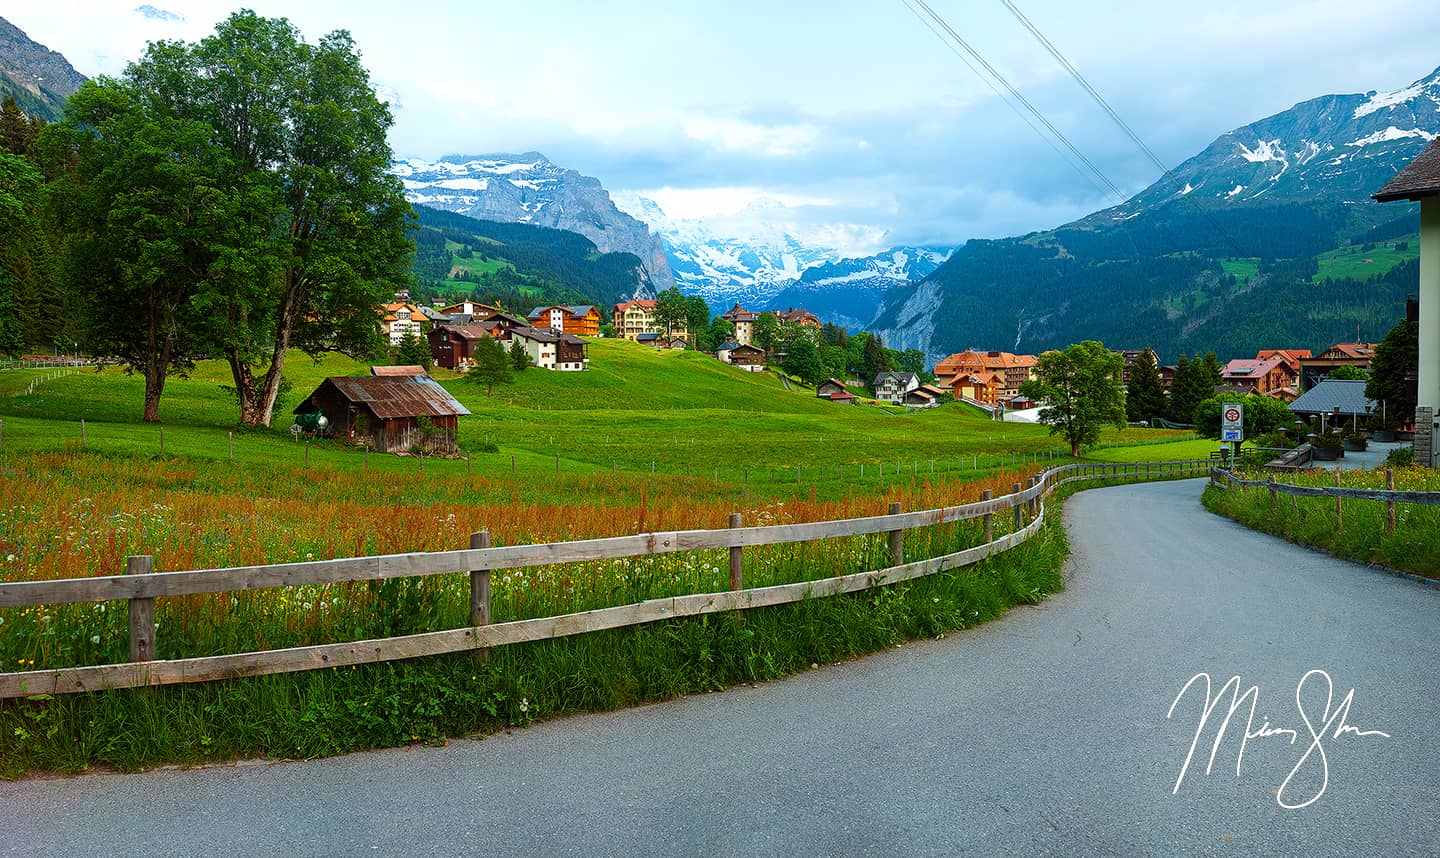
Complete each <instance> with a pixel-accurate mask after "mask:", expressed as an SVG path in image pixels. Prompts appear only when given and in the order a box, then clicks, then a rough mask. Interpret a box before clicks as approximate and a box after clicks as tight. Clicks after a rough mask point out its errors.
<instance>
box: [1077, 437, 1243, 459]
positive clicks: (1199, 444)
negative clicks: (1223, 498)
mask: <svg viewBox="0 0 1440 858" xmlns="http://www.w3.org/2000/svg"><path fill="white" fill-rule="evenodd" d="M1218 449H1220V442H1219V441H1214V440H1211V439H1208V438H1197V439H1193V440H1188V441H1165V440H1159V441H1157V442H1152V443H1148V444H1144V443H1137V444H1134V445H1127V446H1113V447H1110V446H1107V447H1104V448H1101V449H1095V450H1091V451H1089V452H1087V453H1086V455H1085V458H1087V459H1091V460H1093V461H1097V462H1146V461H1149V462H1173V461H1177V460H1180V459H1205V458H1209V456H1210V454H1211V453H1212V452H1214V451H1215V450H1218Z"/></svg>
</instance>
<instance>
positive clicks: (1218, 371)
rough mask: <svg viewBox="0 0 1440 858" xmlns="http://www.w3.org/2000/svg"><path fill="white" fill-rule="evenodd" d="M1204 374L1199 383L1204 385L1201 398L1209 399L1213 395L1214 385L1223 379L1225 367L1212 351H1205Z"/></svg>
mask: <svg viewBox="0 0 1440 858" xmlns="http://www.w3.org/2000/svg"><path fill="white" fill-rule="evenodd" d="M1203 366H1204V368H1205V374H1204V375H1203V376H1202V378H1201V381H1200V383H1201V384H1204V386H1205V395H1204V396H1203V397H1201V398H1202V399H1209V398H1210V397H1211V396H1214V395H1215V386H1216V385H1218V384H1221V383H1223V382H1224V381H1225V367H1224V366H1222V365H1221V364H1220V359H1219V358H1217V357H1215V353H1214V352H1206V353H1205V363H1204V364H1203Z"/></svg>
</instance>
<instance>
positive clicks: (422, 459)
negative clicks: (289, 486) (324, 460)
mask: <svg viewBox="0 0 1440 858" xmlns="http://www.w3.org/2000/svg"><path fill="white" fill-rule="evenodd" d="M305 467H307V468H308V467H310V439H309V438H306V439H305ZM420 470H422V471H423V470H425V456H424V455H423V454H422V455H421V456H420Z"/></svg>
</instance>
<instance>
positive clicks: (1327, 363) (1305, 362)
mask: <svg viewBox="0 0 1440 858" xmlns="http://www.w3.org/2000/svg"><path fill="white" fill-rule="evenodd" d="M1374 357H1375V344H1374V343H1336V344H1335V345H1333V346H1331V347H1330V348H1328V349H1326V350H1325V351H1323V352H1321V353H1320V354H1319V355H1317V356H1315V357H1311V358H1301V359H1300V386H1301V387H1303V388H1305V389H1306V390H1309V389H1310V388H1312V387H1314V386H1315V385H1317V384H1319V383H1320V382H1322V381H1324V380H1325V379H1326V378H1327V377H1329V375H1330V372H1331V371H1332V370H1334V369H1337V368H1339V367H1342V366H1353V367H1356V368H1358V369H1363V370H1366V371H1369V369H1370V361H1371V360H1373V359H1374Z"/></svg>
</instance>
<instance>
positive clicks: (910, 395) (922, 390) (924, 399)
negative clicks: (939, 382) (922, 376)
mask: <svg viewBox="0 0 1440 858" xmlns="http://www.w3.org/2000/svg"><path fill="white" fill-rule="evenodd" d="M945 393H946V391H944V390H941V389H940V388H938V387H936V386H934V385H933V384H922V385H920V386H919V387H917V388H915V389H914V390H911V391H909V392H907V393H906V394H905V404H906V405H913V406H915V407H916V408H934V407H936V406H937V405H940V404H941V403H942V402H944V401H945Z"/></svg>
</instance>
